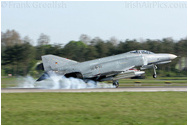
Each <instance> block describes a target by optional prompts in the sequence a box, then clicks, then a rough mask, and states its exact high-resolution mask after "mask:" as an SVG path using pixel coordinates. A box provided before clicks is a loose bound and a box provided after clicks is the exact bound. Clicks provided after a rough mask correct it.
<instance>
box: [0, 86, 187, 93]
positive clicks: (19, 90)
mask: <svg viewBox="0 0 188 126" xmlns="http://www.w3.org/2000/svg"><path fill="white" fill-rule="evenodd" d="M158 91H187V86H164V87H162V86H160V87H159V86H158V87H152V86H150V87H120V88H87V89H39V88H1V93H31V92H158Z"/></svg>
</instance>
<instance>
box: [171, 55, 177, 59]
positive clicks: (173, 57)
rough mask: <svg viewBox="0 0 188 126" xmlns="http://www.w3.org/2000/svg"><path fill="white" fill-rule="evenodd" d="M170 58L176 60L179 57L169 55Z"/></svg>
mask: <svg viewBox="0 0 188 126" xmlns="http://www.w3.org/2000/svg"><path fill="white" fill-rule="evenodd" d="M169 57H170V59H171V60H172V59H175V58H176V57H177V56H176V55H174V54H169Z"/></svg>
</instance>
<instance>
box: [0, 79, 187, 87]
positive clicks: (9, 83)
mask: <svg viewBox="0 0 188 126" xmlns="http://www.w3.org/2000/svg"><path fill="white" fill-rule="evenodd" d="M136 81H140V82H141V83H140V84H142V86H144V85H145V86H161V85H160V84H165V82H166V81H170V82H171V84H173V86H186V85H187V77H159V78H157V79H153V78H152V79H121V80H119V83H120V86H130V85H129V84H135V82H136ZM19 83H20V81H18V78H14V77H10V78H1V88H8V87H15V86H17V85H18V84H19ZM111 83H112V82H110V84H111ZM158 84H159V85H158ZM182 84H183V85H182Z"/></svg>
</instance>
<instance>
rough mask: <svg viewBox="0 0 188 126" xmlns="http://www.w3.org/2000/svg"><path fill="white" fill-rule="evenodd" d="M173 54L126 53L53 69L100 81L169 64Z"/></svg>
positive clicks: (173, 56) (63, 73) (61, 72)
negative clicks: (134, 70) (138, 69)
mask: <svg viewBox="0 0 188 126" xmlns="http://www.w3.org/2000/svg"><path fill="white" fill-rule="evenodd" d="M174 58H175V55H173V54H154V53H141V52H140V53H132V52H127V53H123V54H119V55H114V56H109V57H105V58H100V59H95V60H91V61H86V62H82V63H75V64H72V65H65V66H63V67H58V68H54V69H53V71H57V72H58V73H59V74H62V75H65V74H68V73H75V72H77V73H81V74H82V78H83V79H84V78H86V79H93V80H96V81H100V80H102V79H103V78H106V77H107V76H111V77H114V76H116V75H118V74H119V73H120V72H124V71H127V70H129V69H131V68H133V67H138V66H140V67H143V68H144V67H145V68H147V66H149V65H151V64H155V65H156V64H163V63H169V62H170V61H171V59H174Z"/></svg>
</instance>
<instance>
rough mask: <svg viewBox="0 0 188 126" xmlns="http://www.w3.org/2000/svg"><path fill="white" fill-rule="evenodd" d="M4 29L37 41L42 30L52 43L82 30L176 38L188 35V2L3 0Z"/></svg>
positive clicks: (120, 35)
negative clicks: (30, 0)
mask: <svg viewBox="0 0 188 126" xmlns="http://www.w3.org/2000/svg"><path fill="white" fill-rule="evenodd" d="M1 6H2V7H1V31H2V32H5V31H6V30H7V29H10V30H12V29H15V30H16V31H18V32H19V33H20V35H21V37H22V38H23V37H24V36H29V37H30V38H31V39H33V41H34V42H36V40H37V39H38V37H39V35H40V34H41V33H44V34H46V35H49V36H50V39H51V44H52V43H64V44H66V43H67V42H69V41H70V40H79V37H80V35H81V34H87V35H89V36H90V37H91V38H94V37H97V36H98V37H100V38H102V39H103V40H108V39H110V37H112V36H115V37H116V38H117V39H119V40H123V41H124V40H125V39H140V38H143V39H147V38H150V39H161V38H164V37H172V38H173V39H175V40H179V39H181V38H185V37H186V36H187V17H186V16H187V11H186V9H187V5H186V2H154V1H153V2H128V1H127V2H123V1H121V2H100V1H99V2H60V1H59V2H37V1H36V2H24V1H22V2H1Z"/></svg>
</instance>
